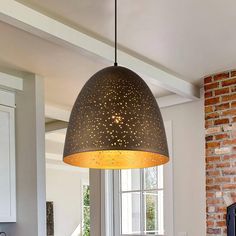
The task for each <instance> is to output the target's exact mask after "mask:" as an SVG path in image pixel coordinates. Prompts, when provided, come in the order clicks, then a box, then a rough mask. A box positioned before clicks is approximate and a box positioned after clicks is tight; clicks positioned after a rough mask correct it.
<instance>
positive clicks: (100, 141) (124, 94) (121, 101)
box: [63, 0, 169, 169]
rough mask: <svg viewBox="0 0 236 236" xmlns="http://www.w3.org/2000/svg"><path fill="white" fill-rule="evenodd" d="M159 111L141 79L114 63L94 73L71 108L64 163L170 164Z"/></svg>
mask: <svg viewBox="0 0 236 236" xmlns="http://www.w3.org/2000/svg"><path fill="white" fill-rule="evenodd" d="M168 160H169V155H168V147H167V140H166V134H165V128H164V124H163V120H162V116H161V113H160V109H159V107H158V104H157V102H156V99H155V97H154V96H153V94H152V92H151V90H150V89H149V87H148V86H147V84H146V83H145V82H144V80H143V79H142V78H141V77H140V76H139V75H137V74H136V73H134V72H133V71H131V70H129V69H127V68H125V67H121V66H118V65H117V0H115V63H114V66H111V67H107V68H105V69H102V70H100V71H98V72H97V73H96V74H94V75H93V76H92V77H91V78H90V79H89V80H88V82H87V83H86V84H85V85H84V87H83V88H82V90H81V92H80V93H79V95H78V97H77V99H76V101H75V104H74V106H73V109H72V112H71V116H70V121H69V125H68V129H67V134H66V140H65V147H64V158H63V161H64V162H65V163H67V164H71V165H73V166H80V167H87V168H97V169H130V168H146V167H151V166H157V165H161V164H164V163H166V162H168Z"/></svg>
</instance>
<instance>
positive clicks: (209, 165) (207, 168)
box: [206, 164, 214, 170]
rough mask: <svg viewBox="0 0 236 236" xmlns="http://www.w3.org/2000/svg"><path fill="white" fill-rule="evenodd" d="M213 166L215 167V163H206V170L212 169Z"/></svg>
mask: <svg viewBox="0 0 236 236" xmlns="http://www.w3.org/2000/svg"><path fill="white" fill-rule="evenodd" d="M213 168H214V165H212V164H206V170H212V169H213Z"/></svg>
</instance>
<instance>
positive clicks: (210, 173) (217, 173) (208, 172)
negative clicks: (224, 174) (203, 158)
mask: <svg viewBox="0 0 236 236" xmlns="http://www.w3.org/2000/svg"><path fill="white" fill-rule="evenodd" d="M206 175H207V176H220V171H219V170H214V171H207V172H206Z"/></svg>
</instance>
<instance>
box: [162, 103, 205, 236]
mask: <svg viewBox="0 0 236 236" xmlns="http://www.w3.org/2000/svg"><path fill="white" fill-rule="evenodd" d="M162 115H163V119H164V121H168V120H172V129H173V160H171V161H173V168H174V175H173V179H174V180H173V181H174V183H173V185H174V232H175V236H179V235H180V234H179V233H180V232H187V233H188V234H187V235H188V236H199V235H205V234H206V230H205V224H206V220H205V161H204V143H205V141H204V140H205V135H204V106H203V101H197V102H192V103H187V104H182V105H177V106H173V107H169V108H165V109H162Z"/></svg>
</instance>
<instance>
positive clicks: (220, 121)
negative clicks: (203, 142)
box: [214, 118, 229, 125]
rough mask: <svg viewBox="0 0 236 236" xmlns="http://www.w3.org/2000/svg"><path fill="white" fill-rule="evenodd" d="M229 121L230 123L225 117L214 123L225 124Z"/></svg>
mask: <svg viewBox="0 0 236 236" xmlns="http://www.w3.org/2000/svg"><path fill="white" fill-rule="evenodd" d="M228 123H229V119H228V118H225V119H219V120H215V122H214V125H223V124H228Z"/></svg>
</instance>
